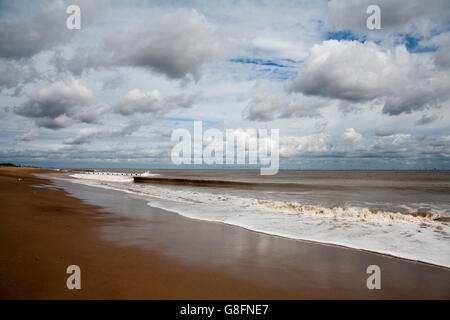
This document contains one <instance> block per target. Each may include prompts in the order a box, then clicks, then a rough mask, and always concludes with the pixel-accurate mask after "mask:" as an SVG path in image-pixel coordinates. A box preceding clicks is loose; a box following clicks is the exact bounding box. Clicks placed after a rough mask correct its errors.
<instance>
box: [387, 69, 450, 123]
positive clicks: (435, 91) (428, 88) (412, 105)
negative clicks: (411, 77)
mask: <svg viewBox="0 0 450 320" xmlns="http://www.w3.org/2000/svg"><path fill="white" fill-rule="evenodd" d="M449 80H450V78H449V77H448V76H447V75H445V76H440V77H435V78H434V79H432V80H430V81H427V82H425V83H423V84H422V86H420V87H416V88H411V89H409V90H408V91H407V92H406V93H404V94H403V95H399V96H390V97H388V98H387V100H386V102H385V104H384V107H383V113H385V114H389V115H399V114H401V113H412V112H414V111H419V110H426V109H431V108H439V107H441V105H442V103H443V102H444V101H446V100H448V99H449V97H450V83H449V82H448V81H449Z"/></svg>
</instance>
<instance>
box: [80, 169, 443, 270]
mask: <svg viewBox="0 0 450 320" xmlns="http://www.w3.org/2000/svg"><path fill="white" fill-rule="evenodd" d="M77 172H78V171H77ZM118 176H120V174H118ZM130 176H132V175H130ZM135 180H136V178H135ZM138 180H143V181H145V180H149V181H158V180H171V181H172V180H174V181H177V180H182V181H191V180H192V181H194V182H195V181H208V180H196V179H177V178H148V177H142V178H141V177H138ZM212 182H213V183H216V182H217V180H212ZM219 182H224V181H219ZM73 183H75V182H73ZM233 183H235V182H233ZM238 183H241V182H238ZM244 183H247V182H244ZM105 189H108V190H112V191H114V192H119V193H121V194H125V195H126V194H133V193H132V192H125V191H122V190H117V189H109V188H105ZM150 207H152V208H155V209H158V210H163V211H168V212H172V213H174V214H177V215H179V216H182V217H184V218H188V219H192V220H196V221H203V222H205V221H206V222H208V223H220V224H224V225H226V226H231V227H238V228H242V229H244V230H246V231H249V232H256V233H258V234H264V235H268V236H272V237H280V238H283V239H290V240H296V241H300V242H306V243H313V244H318V245H327V246H334V247H337V248H346V249H351V250H357V251H361V252H366V253H371V254H377V255H382V256H385V257H391V258H395V259H401V260H405V261H409V262H413V263H421V264H425V265H429V266H433V267H438V268H442V269H444V270H450V266H447V265H443V264H438V263H433V262H430V261H426V260H420V259H414V258H408V257H405V256H400V255H395V254H391V253H389V252H382V251H376V250H370V249H366V248H359V247H354V246H351V245H346V244H341V243H334V242H326V241H318V240H311V239H305V238H297V237H293V236H292V237H291V236H288V235H282V234H277V233H270V232H266V231H264V230H258V229H252V228H251V227H246V226H242V225H239V224H232V223H227V222H223V221H215V220H208V219H201V218H197V217H192V216H189V215H185V214H182V213H179V212H177V211H175V210H170V209H161V208H158V207H155V206H151V205H150ZM395 213H401V214H406V213H402V212H395ZM448 219H450V218H448V217H445V221H447V220H448ZM438 220H444V219H442V218H440V219H436V221H438Z"/></svg>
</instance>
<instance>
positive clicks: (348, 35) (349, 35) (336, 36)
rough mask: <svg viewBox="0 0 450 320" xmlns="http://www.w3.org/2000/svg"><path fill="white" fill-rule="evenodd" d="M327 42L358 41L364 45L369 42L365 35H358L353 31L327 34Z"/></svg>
mask: <svg viewBox="0 0 450 320" xmlns="http://www.w3.org/2000/svg"><path fill="white" fill-rule="evenodd" d="M325 39H326V40H339V41H340V40H349V41H352V40H356V41H359V42H362V43H364V42H365V41H366V40H367V37H366V36H365V35H357V34H355V33H354V32H353V31H351V30H339V31H328V32H327V33H326V34H325Z"/></svg>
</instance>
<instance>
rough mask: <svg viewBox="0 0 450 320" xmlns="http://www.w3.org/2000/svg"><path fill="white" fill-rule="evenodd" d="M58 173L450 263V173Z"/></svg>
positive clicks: (270, 227)
mask: <svg viewBox="0 0 450 320" xmlns="http://www.w3.org/2000/svg"><path fill="white" fill-rule="evenodd" d="M134 176H136V177H137V178H136V181H135V179H134V178H133V177H134ZM65 179H69V180H70V181H72V182H74V183H80V184H85V185H89V186H95V187H100V188H107V189H112V190H117V191H119V192H124V193H127V194H129V195H130V196H132V197H138V198H143V199H146V201H147V202H148V205H149V206H152V207H158V208H161V209H165V210H168V211H172V212H176V213H178V214H180V215H183V216H186V217H189V218H193V219H200V220H208V221H215V222H222V223H227V224H231V225H236V226H240V227H244V228H247V229H250V230H253V231H258V232H264V233H268V234H273V235H278V236H283V237H289V238H294V239H302V240H310V241H317V242H322V243H329V244H337V245H343V246H347V247H351V248H357V249H364V250H369V251H374V252H379V253H384V254H389V255H393V256H396V257H401V258H406V259H412V260H418V261H423V262H427V263H432V264H437V265H441V266H446V267H450V197H449V195H450V171H291V170H287V171H280V172H279V174H277V175H275V176H260V175H259V171H256V170H151V171H150V172H149V171H145V170H95V171H94V170H92V171H89V172H88V171H80V172H76V173H71V174H70V175H68V176H66V177H65Z"/></svg>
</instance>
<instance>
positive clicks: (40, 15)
mask: <svg viewBox="0 0 450 320" xmlns="http://www.w3.org/2000/svg"><path fill="white" fill-rule="evenodd" d="M65 10H66V6H65V5H64V2H62V1H55V2H53V3H49V4H46V5H43V6H42V7H41V8H40V9H39V10H38V12H37V13H35V14H34V15H32V16H30V17H28V18H26V19H23V20H20V21H16V22H8V21H5V22H2V23H0V57H2V58H7V59H21V58H29V57H31V56H33V55H35V54H36V53H38V52H40V51H42V50H48V49H50V48H52V47H53V46H55V45H57V44H59V43H64V42H67V41H68V40H69V39H70V36H71V33H70V30H68V29H67V28H66V18H67V14H66V12H65Z"/></svg>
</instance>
